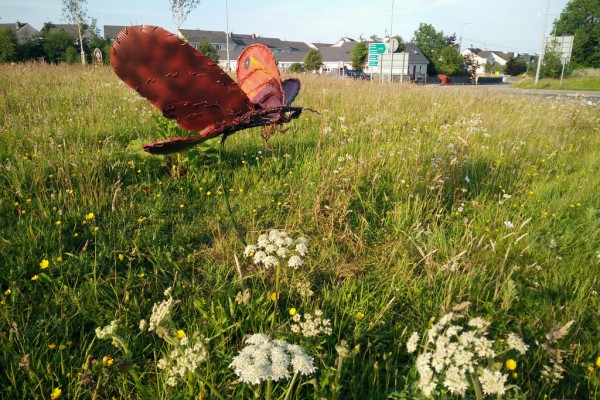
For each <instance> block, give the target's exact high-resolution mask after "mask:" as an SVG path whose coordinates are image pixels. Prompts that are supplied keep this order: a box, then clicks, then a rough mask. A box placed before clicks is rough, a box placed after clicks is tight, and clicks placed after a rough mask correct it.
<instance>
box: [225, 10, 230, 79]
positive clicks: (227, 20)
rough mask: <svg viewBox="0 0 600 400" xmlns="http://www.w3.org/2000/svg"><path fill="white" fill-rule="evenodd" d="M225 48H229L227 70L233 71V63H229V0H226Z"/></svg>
mask: <svg viewBox="0 0 600 400" xmlns="http://www.w3.org/2000/svg"><path fill="white" fill-rule="evenodd" d="M225 30H226V31H227V32H225V35H226V37H225V40H226V42H225V48H226V49H227V72H231V66H230V65H231V64H230V63H229V8H228V7H227V0H225Z"/></svg>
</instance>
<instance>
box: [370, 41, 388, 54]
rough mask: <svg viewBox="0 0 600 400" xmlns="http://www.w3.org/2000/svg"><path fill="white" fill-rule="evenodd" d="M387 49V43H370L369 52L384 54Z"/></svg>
mask: <svg viewBox="0 0 600 400" xmlns="http://www.w3.org/2000/svg"><path fill="white" fill-rule="evenodd" d="M386 51H387V47H386V45H385V43H369V53H371V54H383V53H385V52H386Z"/></svg>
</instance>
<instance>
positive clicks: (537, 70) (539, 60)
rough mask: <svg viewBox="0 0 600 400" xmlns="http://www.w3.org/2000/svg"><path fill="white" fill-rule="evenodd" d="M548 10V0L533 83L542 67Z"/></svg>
mask: <svg viewBox="0 0 600 400" xmlns="http://www.w3.org/2000/svg"><path fill="white" fill-rule="evenodd" d="M548 11H550V0H548V3H547V5H546V15H545V17H544V29H542V45H541V49H540V55H539V57H538V61H537V69H536V71H535V83H534V85H537V84H538V81H539V80H540V68H541V67H542V60H543V59H544V43H545V42H546V25H547V24H548Z"/></svg>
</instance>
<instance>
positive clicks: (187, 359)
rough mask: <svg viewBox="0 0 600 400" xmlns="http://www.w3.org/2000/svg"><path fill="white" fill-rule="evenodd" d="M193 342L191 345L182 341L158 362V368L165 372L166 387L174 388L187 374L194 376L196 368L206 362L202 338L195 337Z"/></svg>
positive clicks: (206, 353)
mask: <svg viewBox="0 0 600 400" xmlns="http://www.w3.org/2000/svg"><path fill="white" fill-rule="evenodd" d="M194 341H195V343H194V344H193V345H192V344H191V343H190V342H189V341H182V342H181V347H180V348H178V349H174V350H173V351H171V353H170V354H169V356H168V357H164V358H161V359H160V360H158V364H157V366H158V368H159V369H161V370H165V371H167V376H168V378H167V385H169V386H176V385H177V384H178V383H179V382H180V381H182V380H185V379H186V378H187V377H188V375H189V374H194V372H195V371H196V369H197V368H198V366H199V365H200V364H202V363H203V362H204V361H206V358H207V356H208V352H207V351H206V347H204V344H203V342H202V338H200V337H198V336H196V337H195V340H194Z"/></svg>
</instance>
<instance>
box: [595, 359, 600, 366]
mask: <svg viewBox="0 0 600 400" xmlns="http://www.w3.org/2000/svg"><path fill="white" fill-rule="evenodd" d="M596 367H598V368H600V357H598V358H596Z"/></svg>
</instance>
